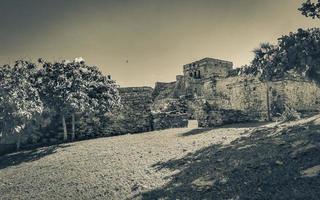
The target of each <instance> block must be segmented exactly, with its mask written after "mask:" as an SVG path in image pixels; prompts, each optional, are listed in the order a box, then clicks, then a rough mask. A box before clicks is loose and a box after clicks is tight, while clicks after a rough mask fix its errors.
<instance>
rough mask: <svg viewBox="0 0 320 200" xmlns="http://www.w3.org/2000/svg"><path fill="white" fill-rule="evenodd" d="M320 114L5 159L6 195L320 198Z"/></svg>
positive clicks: (2, 191)
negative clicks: (294, 119) (279, 122)
mask: <svg viewBox="0 0 320 200" xmlns="http://www.w3.org/2000/svg"><path fill="white" fill-rule="evenodd" d="M319 172H320V116H314V117H311V118H308V119H303V120H300V121H297V122H290V123H284V124H276V123H272V124H267V125H266V124H265V125H262V124H244V125H233V126H225V127H221V128H215V129H197V128H183V129H170V130H164V131H156V132H150V133H143V134H136V135H124V136H118V137H111V138H100V139H94V140H88V141H81V142H75V143H70V144H65V145H59V146H50V147H45V148H39V149H36V150H33V151H24V152H19V153H15V154H9V155H6V156H2V157H0V199H1V200H2V199H8V200H9V199H10V200H11V199H234V200H236V199H319V196H320V177H319Z"/></svg>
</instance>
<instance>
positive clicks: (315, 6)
mask: <svg viewBox="0 0 320 200" xmlns="http://www.w3.org/2000/svg"><path fill="white" fill-rule="evenodd" d="M298 10H299V11H301V13H302V15H304V16H306V17H312V18H313V19H314V18H320V0H318V2H317V3H314V2H312V1H311V0H306V1H305V2H304V3H302V6H301V7H300V8H299V9H298Z"/></svg>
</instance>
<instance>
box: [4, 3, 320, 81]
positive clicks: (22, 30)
mask: <svg viewBox="0 0 320 200" xmlns="http://www.w3.org/2000/svg"><path fill="white" fill-rule="evenodd" d="M300 4H301V0H0V64H12V63H13V62H14V61H15V60H17V59H27V60H31V61H34V62H35V61H36V60H37V59H38V58H44V59H45V60H48V61H59V60H60V61H61V60H63V59H69V60H72V59H74V58H76V57H83V58H84V59H85V60H86V63H88V64H90V65H96V66H98V67H99V68H100V69H101V70H102V71H103V73H104V74H106V75H109V74H110V75H111V76H112V78H113V79H115V80H116V81H117V83H118V84H119V85H120V86H122V87H129V86H154V84H155V82H157V81H161V82H170V81H174V80H175V76H176V75H178V74H182V66H183V65H184V64H187V63H190V62H192V61H195V60H198V59H201V58H204V57H212V58H218V59H224V60H229V61H232V62H233V63H234V66H235V67H240V66H242V65H244V64H249V63H250V60H251V59H252V58H253V53H252V50H253V49H254V48H256V47H258V46H259V44H260V43H261V42H271V43H276V42H277V38H279V37H281V36H282V35H284V34H288V33H289V32H291V31H296V30H297V29H298V28H308V27H310V28H311V27H319V25H320V20H312V19H309V18H305V17H304V16H302V15H301V14H300V13H299V11H298V10H297V8H298V7H299V6H300Z"/></svg>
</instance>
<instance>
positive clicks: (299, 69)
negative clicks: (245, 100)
mask: <svg viewBox="0 0 320 200" xmlns="http://www.w3.org/2000/svg"><path fill="white" fill-rule="evenodd" d="M254 54H255V57H254V59H253V61H252V63H251V66H249V67H246V68H243V69H241V70H240V74H241V73H242V74H254V75H260V76H261V78H262V79H264V80H270V79H273V78H279V77H283V76H284V75H285V74H286V73H288V72H289V71H294V72H296V73H299V74H300V75H302V76H305V77H307V78H310V79H313V80H315V81H319V80H320V79H319V78H320V68H319V67H320V29H319V28H312V29H307V30H303V29H298V31H297V32H295V33H292V32H291V33H290V34H289V35H285V36H282V37H281V38H279V39H278V44H277V45H272V44H269V43H263V44H261V45H260V47H259V48H257V49H255V50H254Z"/></svg>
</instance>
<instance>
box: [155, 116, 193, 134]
mask: <svg viewBox="0 0 320 200" xmlns="http://www.w3.org/2000/svg"><path fill="white" fill-rule="evenodd" d="M152 126H153V130H163V129H168V128H183V127H187V126H188V115H187V113H179V112H176V113H175V112H161V113H154V114H153V124H152Z"/></svg>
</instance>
